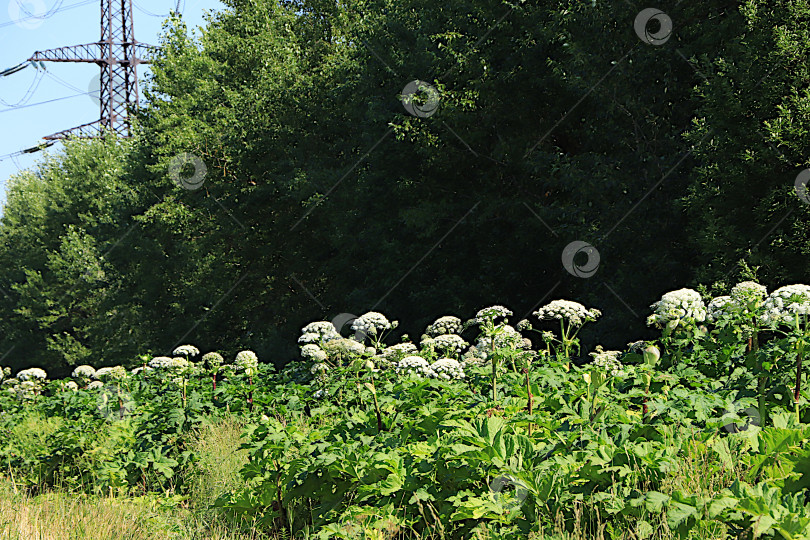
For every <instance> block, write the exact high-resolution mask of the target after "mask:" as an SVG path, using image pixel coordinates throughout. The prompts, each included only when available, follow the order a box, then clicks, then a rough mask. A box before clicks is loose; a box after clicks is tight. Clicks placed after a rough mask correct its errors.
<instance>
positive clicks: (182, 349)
mask: <svg viewBox="0 0 810 540" xmlns="http://www.w3.org/2000/svg"><path fill="white" fill-rule="evenodd" d="M172 354H174V355H175V356H186V357H192V356H197V355H198V354H200V349H198V348H197V347H195V346H194V345H180V346H179V347H177V348H176V349H175V350H174V352H172Z"/></svg>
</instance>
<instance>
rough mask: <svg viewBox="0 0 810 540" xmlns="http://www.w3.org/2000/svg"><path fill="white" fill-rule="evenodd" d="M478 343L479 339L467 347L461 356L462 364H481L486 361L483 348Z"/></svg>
mask: <svg viewBox="0 0 810 540" xmlns="http://www.w3.org/2000/svg"><path fill="white" fill-rule="evenodd" d="M480 343H481V341H480V340H479V342H478V344H477V345H473V346H471V347H470V348H469V349H467V352H465V353H464V354H463V355H462V356H461V362H462V364H464V365H468V364H469V365H474V366H483V365H484V364H486V363H488V359H487V358H488V357H487V353H486V351H485V350H484V349H482V348H481V347H479V345H480Z"/></svg>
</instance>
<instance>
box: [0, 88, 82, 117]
mask: <svg viewBox="0 0 810 540" xmlns="http://www.w3.org/2000/svg"><path fill="white" fill-rule="evenodd" d="M88 94H92V92H82V93H81V94H73V95H72V96H64V97H60V98H55V99H49V100H48V101H40V102H38V103H29V104H28V105H21V106H20V107H11V108H10V109H0V113H4V112H11V111H17V110H20V109H25V108H28V107H36V106H37V105H45V104H46V103H53V102H54V101H62V100H63V99H70V98H75V97H79V96H86V95H88Z"/></svg>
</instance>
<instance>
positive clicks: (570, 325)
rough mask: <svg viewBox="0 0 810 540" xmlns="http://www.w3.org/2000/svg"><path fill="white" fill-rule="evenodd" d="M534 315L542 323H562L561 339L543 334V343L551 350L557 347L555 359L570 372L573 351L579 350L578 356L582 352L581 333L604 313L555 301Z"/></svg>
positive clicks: (568, 302)
mask: <svg viewBox="0 0 810 540" xmlns="http://www.w3.org/2000/svg"><path fill="white" fill-rule="evenodd" d="M533 315H534V316H535V317H537V318H538V319H540V320H541V321H555V320H556V321H560V338H559V339H557V338H555V337H554V335H553V334H551V335H548V334H545V333H543V341H545V342H546V344H547V348H548V349H549V350H550V348H551V347H555V357H556V358H557V360H558V361H561V362H562V364H563V366H564V367H565V370H566V371H569V370H570V369H571V351H573V350H574V347H576V349H577V354H579V351H580V348H579V347H580V345H579V338H578V337H577V335H578V334H579V331H580V330H582V327H583V326H584V325H585V323H586V322H593V321H595V320H596V319H598V318H599V317H600V316H601V315H602V313H601V312H600V311H599V310H598V309H593V308H592V309H586V308H585V306H583V305H582V304H580V303H579V302H572V301H570V300H553V301H551V302H550V303H548V304H547V305H545V306H543V307H541V308H540V309H538V310H537V311H535V312H534V313H533ZM555 342H557V343H559V346H554V345H553V343H555Z"/></svg>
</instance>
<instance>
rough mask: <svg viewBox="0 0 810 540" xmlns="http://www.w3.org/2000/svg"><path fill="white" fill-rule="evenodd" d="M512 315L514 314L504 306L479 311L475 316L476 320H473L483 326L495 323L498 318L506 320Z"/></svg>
mask: <svg viewBox="0 0 810 540" xmlns="http://www.w3.org/2000/svg"><path fill="white" fill-rule="evenodd" d="M510 315H512V312H511V311H510V310H508V309H506V308H505V307H503V306H489V307H485V308H483V309H479V310H478V313H476V314H475V319H473V321H474V322H477V323H479V324H483V323H485V322H487V321H490V322H494V321H495V319H497V318H498V317H504V318H506V317H509V316H510Z"/></svg>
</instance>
